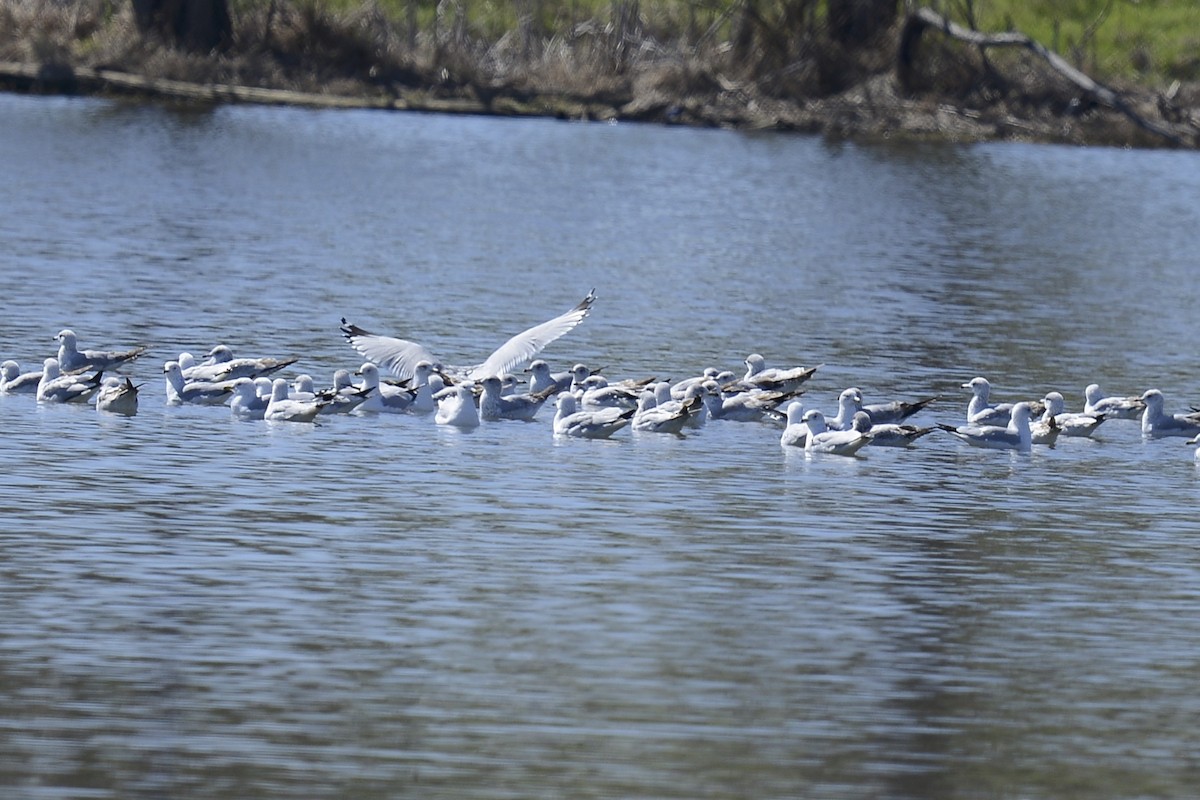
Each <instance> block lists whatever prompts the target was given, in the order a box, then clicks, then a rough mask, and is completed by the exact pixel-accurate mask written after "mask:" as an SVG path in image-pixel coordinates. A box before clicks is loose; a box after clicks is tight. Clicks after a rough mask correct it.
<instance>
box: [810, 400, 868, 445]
mask: <svg viewBox="0 0 1200 800" xmlns="http://www.w3.org/2000/svg"><path fill="white" fill-rule="evenodd" d="M860 413H861V412H860ZM801 419H802V420H803V422H804V424H805V426H807V428H808V438H807V439H806V440H805V442H804V449H805V451H807V452H810V453H833V454H834V455H839V456H852V455H854V454H855V453H857V452H858V451H859V450H861V449H862V448H864V447H866V446H867V445H868V444H869V443H870V442H871V434H869V433H864V432H863V431H862V430H858V429H855V428H854V427H853V426H851V428H850V430H848V431H833V430H829V429H828V428H827V427H826V425H825V415H824V414H822V413H821V412H820V411H818V410H817V409H815V408H814V409H812V410H810V411H806V412H805V413H804V416H803V417H801ZM863 419H864V420H865V422H864V423H863V424H865V425H866V426H868V427H869V426H870V424H871V420H870V419H869V418H867V415H866V414H863Z"/></svg>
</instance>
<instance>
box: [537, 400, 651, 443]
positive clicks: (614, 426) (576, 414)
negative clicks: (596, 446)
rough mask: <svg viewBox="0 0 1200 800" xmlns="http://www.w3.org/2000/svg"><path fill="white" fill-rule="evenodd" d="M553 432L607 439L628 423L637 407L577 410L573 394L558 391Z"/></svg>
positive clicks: (561, 434)
mask: <svg viewBox="0 0 1200 800" xmlns="http://www.w3.org/2000/svg"><path fill="white" fill-rule="evenodd" d="M555 406H556V409H555V413H554V434H555V435H556V436H575V437H579V438H582V439H607V438H608V437H610V436H612V435H613V434H614V433H616V432H617V431H619V430H621V428H624V427H625V426H626V425H628V424H629V423H630V422H631V421H632V419H633V415H634V413H635V411H636V410H637V409H632V408H630V409H621V408H601V409H598V410H596V411H579V410H578V407H577V404H576V402H575V395H573V394H571V393H570V392H560V393H559V395H558V399H557V400H556V401H555Z"/></svg>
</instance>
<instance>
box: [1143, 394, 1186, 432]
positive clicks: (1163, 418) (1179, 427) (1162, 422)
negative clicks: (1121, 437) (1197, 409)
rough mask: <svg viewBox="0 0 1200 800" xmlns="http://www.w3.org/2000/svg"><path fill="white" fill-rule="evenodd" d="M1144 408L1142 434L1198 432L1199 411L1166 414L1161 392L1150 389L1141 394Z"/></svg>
mask: <svg viewBox="0 0 1200 800" xmlns="http://www.w3.org/2000/svg"><path fill="white" fill-rule="evenodd" d="M1141 399H1142V402H1144V403H1145V404H1146V410H1145V411H1143V412H1142V435H1143V436H1149V437H1152V438H1155V439H1157V438H1161V437H1164V436H1196V435H1197V434H1200V413H1192V414H1167V413H1166V412H1164V411H1163V405H1164V402H1165V401H1164V399H1163V393H1162V392H1160V391H1159V390H1158V389H1150V390H1148V391H1146V392H1145V393H1144V394H1143V395H1142V398H1141Z"/></svg>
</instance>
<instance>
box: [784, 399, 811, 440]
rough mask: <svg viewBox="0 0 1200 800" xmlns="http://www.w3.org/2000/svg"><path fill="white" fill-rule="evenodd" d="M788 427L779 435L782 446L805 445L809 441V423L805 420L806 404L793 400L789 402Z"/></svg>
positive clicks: (787, 409)
mask: <svg viewBox="0 0 1200 800" xmlns="http://www.w3.org/2000/svg"><path fill="white" fill-rule="evenodd" d="M786 411H787V427H785V428H784V429H783V433H781V434H780V435H779V444H780V446H781V447H804V445H805V444H806V443H807V442H808V423H806V422H805V421H804V404H803V403H801V402H800V401H799V400H793V401H791V402H790V403H788V404H787V408H786Z"/></svg>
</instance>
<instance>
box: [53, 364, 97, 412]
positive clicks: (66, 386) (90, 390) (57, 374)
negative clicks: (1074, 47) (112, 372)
mask: <svg viewBox="0 0 1200 800" xmlns="http://www.w3.org/2000/svg"><path fill="white" fill-rule="evenodd" d="M102 374H103V373H100V372H96V373H94V374H93V375H92V376H91V377H89V378H86V379H84V378H82V377H80V376H78V375H64V374H62V370H61V368H60V367H59V365H58V359H57V358H47V359H46V360H45V361H44V362H43V363H42V379H41V380H40V381H39V382H38V387H37V400H38V402H39V403H86V402H87V401H89V400H91V399H92V395H94V394H95V393H96V392H97V391H98V390H99V389H100V378H101V376H102Z"/></svg>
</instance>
